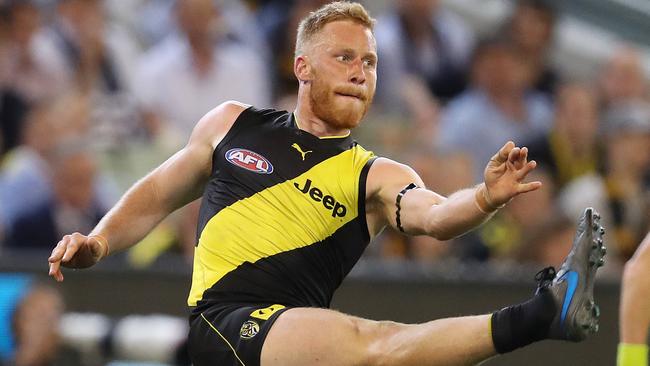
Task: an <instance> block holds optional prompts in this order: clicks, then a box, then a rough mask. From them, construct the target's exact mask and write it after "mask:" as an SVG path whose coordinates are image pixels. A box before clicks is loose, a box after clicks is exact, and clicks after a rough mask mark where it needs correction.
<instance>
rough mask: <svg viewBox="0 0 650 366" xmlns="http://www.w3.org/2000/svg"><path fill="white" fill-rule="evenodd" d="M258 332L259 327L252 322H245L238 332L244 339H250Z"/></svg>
mask: <svg viewBox="0 0 650 366" xmlns="http://www.w3.org/2000/svg"><path fill="white" fill-rule="evenodd" d="M259 332H260V326H259V324H257V323H256V322H254V321H252V320H248V321H246V323H244V325H242V326H241V329H240V330H239V336H240V337H242V338H244V339H251V338H253V337H255V336H256V335H257V333H259Z"/></svg>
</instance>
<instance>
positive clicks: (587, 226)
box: [261, 208, 606, 366]
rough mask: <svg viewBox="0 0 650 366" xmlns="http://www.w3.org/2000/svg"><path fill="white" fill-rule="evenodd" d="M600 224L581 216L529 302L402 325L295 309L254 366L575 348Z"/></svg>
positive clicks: (601, 251) (397, 361)
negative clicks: (536, 346)
mask: <svg viewBox="0 0 650 366" xmlns="http://www.w3.org/2000/svg"><path fill="white" fill-rule="evenodd" d="M599 221H600V216H599V215H598V214H597V213H596V212H594V211H593V209H591V208H589V209H586V210H585V212H584V214H583V217H582V218H581V220H580V224H579V225H578V230H577V233H576V237H575V239H574V243H573V248H572V249H571V252H570V253H569V255H568V256H567V259H566V260H565V261H564V263H563V264H562V266H561V267H560V270H559V272H558V273H557V274H556V273H555V270H553V269H552V268H547V269H545V270H543V271H540V273H539V278H538V280H539V281H540V283H539V287H538V291H537V293H536V295H535V296H534V297H533V298H531V299H530V300H529V301H527V302H524V303H522V304H519V305H514V306H510V307H507V308H504V309H501V310H499V311H497V312H495V313H494V314H492V315H491V316H490V315H481V316H471V317H462V318H448V319H440V320H435V321H432V322H428V323H424V324H418V325H406V324H399V323H393V322H376V321H371V320H365V319H360V318H356V317H352V316H349V315H345V314H341V313H338V312H334V311H331V310H326V309H309V308H296V309H291V310H288V311H286V312H285V313H284V314H282V315H280V317H279V318H278V319H277V320H276V323H275V324H274V325H273V327H272V328H271V330H270V332H269V334H268V336H267V338H266V341H265V343H264V346H263V348H262V357H261V358H262V362H261V366H293V365H296V366H309V365H337V366H339V365H340V366H348V365H349V366H357V365H368V366H373V365H394V366H401V365H403V366H406V365H422V366H427V365H472V364H476V363H477V362H480V361H482V360H484V359H486V358H488V357H490V356H492V355H494V354H496V353H497V351H498V352H499V353H505V352H510V351H512V350H514V349H517V348H519V347H523V346H525V345H528V344H530V343H532V342H535V341H538V340H542V339H547V338H551V339H561V340H570V341H581V340H583V339H585V338H586V336H587V335H588V334H590V333H593V332H595V331H597V329H598V315H599V313H598V307H597V306H596V305H595V304H594V301H593V286H594V281H595V276H596V271H597V269H598V268H599V267H600V266H602V264H603V263H604V258H603V257H604V255H605V252H606V250H605V246H604V244H603V234H604V229H603V228H602V227H601V226H600V224H599Z"/></svg>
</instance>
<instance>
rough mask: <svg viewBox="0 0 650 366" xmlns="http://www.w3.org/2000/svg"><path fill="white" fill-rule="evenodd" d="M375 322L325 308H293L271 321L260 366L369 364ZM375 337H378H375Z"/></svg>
mask: <svg viewBox="0 0 650 366" xmlns="http://www.w3.org/2000/svg"><path fill="white" fill-rule="evenodd" d="M380 328H381V326H380V323H379V322H375V321H371V320H365V319H361V318H357V317H353V316H350V315H346V314H343V313H339V312H336V311H333V310H329V309H318V308H293V309H289V310H287V311H286V312H284V313H283V314H282V315H280V317H279V318H278V319H277V320H276V321H275V323H274V324H273V326H272V327H271V330H270V331H269V333H268V335H267V337H266V340H265V342H264V345H263V347H262V358H261V366H310V365H337V366H353V365H369V364H372V363H373V362H372V358H373V355H372V354H373V348H374V344H373V343H374V342H375V333H380V332H374V331H373V330H377V331H379V329H380ZM376 336H379V334H376Z"/></svg>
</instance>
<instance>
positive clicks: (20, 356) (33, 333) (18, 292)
mask: <svg viewBox="0 0 650 366" xmlns="http://www.w3.org/2000/svg"><path fill="white" fill-rule="evenodd" d="M0 282H5V283H10V282H14V285H13V286H14V289H13V292H15V293H14V294H13V295H12V297H13V298H14V304H12V305H11V309H10V310H9V311H10V312H11V314H12V315H11V317H10V319H8V320H9V321H10V323H11V324H10V331H11V333H10V334H11V337H10V338H11V339H12V341H13V342H12V348H13V349H12V357H11V358H10V359H9V361H10V364H11V365H14V366H59V365H60V366H64V365H65V366H77V365H81V364H82V363H81V357H80V354H79V353H78V352H77V351H76V350H73V349H72V348H70V347H68V346H66V345H64V344H63V342H62V339H61V335H60V333H59V323H60V321H61V317H62V315H63V310H64V303H63V299H62V297H61V295H60V294H59V293H58V292H57V291H56V290H55V289H53V288H51V287H49V286H46V285H41V284H31V281H29V279H24V278H23V277H20V276H8V275H5V276H3V277H0ZM1 286H2V287H4V288H7V285H6V284H4V285H1ZM17 286H20V288H18V287H17Z"/></svg>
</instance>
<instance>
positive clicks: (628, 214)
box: [560, 102, 650, 261]
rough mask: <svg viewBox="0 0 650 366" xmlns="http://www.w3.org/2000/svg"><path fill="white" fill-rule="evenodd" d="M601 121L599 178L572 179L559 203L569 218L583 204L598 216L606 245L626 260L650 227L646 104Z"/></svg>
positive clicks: (622, 108) (649, 113) (649, 110)
mask: <svg viewBox="0 0 650 366" xmlns="http://www.w3.org/2000/svg"><path fill="white" fill-rule="evenodd" d="M604 119H605V120H604V127H603V132H604V141H605V144H606V145H605V160H604V167H605V171H604V175H603V176H585V177H583V178H580V179H578V180H576V181H574V182H573V183H572V184H570V185H568V186H567V187H566V189H565V190H564V192H562V195H561V197H560V202H561V203H562V205H563V209H564V210H565V212H568V216H569V217H572V216H575V214H576V213H577V212H579V211H580V210H581V209H582V207H585V206H588V205H593V206H594V207H595V208H596V209H597V210H598V211H599V212H601V214H602V216H603V222H604V226H606V227H608V228H610V230H609V233H610V235H608V241H609V242H610V245H608V247H610V248H611V249H612V250H613V252H614V253H616V254H618V256H619V260H620V261H625V260H627V259H628V258H629V257H630V256H631V255H632V254H633V253H634V250H635V249H636V246H637V244H638V243H640V242H641V239H643V236H644V235H645V233H646V232H647V231H648V229H649V228H650V194H649V192H650V185H649V184H648V180H647V177H648V172H649V170H650V105H649V104H648V103H646V102H635V103H626V104H622V105H618V106H616V107H612V108H610V110H609V111H608V112H607V113H606V115H605V118H604Z"/></svg>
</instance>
